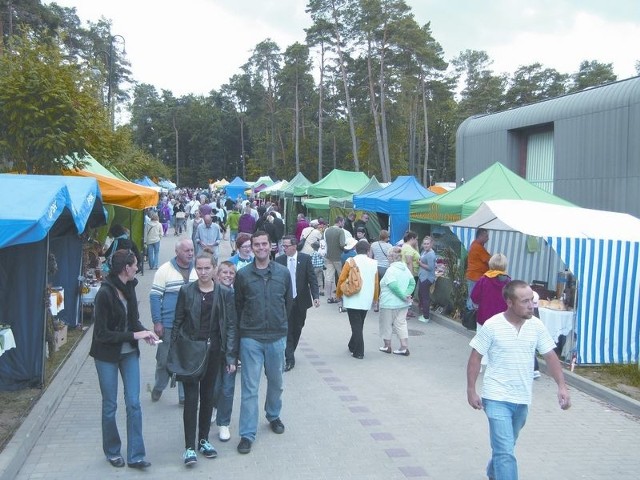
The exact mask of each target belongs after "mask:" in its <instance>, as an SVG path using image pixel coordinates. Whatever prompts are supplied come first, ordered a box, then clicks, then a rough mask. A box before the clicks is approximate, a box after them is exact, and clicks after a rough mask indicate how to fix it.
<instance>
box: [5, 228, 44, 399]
mask: <svg viewBox="0 0 640 480" xmlns="http://www.w3.org/2000/svg"><path fill="white" fill-rule="evenodd" d="M46 268H47V240H46V239H45V240H42V241H40V242H36V243H29V244H24V245H16V246H13V247H8V248H3V249H0V295H1V305H2V308H1V309H0V322H1V323H4V324H8V325H10V326H11V330H12V331H13V336H14V337H15V340H16V348H14V349H11V350H9V351H8V352H6V353H5V354H4V355H2V356H1V357H0V391H12V390H20V389H23V388H32V387H39V386H40V383H41V377H42V372H43V368H44V352H43V348H44V311H45V310H44V299H45V286H46V285H45V279H46V277H47V272H46Z"/></svg>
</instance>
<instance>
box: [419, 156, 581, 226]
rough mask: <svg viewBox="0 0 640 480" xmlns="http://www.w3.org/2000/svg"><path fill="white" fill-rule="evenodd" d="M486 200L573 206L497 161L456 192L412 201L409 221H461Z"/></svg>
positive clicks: (434, 222) (438, 223)
mask: <svg viewBox="0 0 640 480" xmlns="http://www.w3.org/2000/svg"><path fill="white" fill-rule="evenodd" d="M486 200H533V201H536V202H543V203H552V204H555V205H568V206H573V204H572V203H570V202H568V201H566V200H564V199H562V198H560V197H556V196H555V195H553V194H551V193H548V192H546V191H544V190H542V189H541V188H539V187H536V186H535V185H533V184H531V183H529V182H528V181H527V180H525V179H524V178H522V177H521V176H519V175H517V174H516V173H514V172H512V171H511V170H509V169H508V168H507V167H505V166H504V165H502V164H501V163H500V162H496V163H494V164H493V165H492V166H491V167H489V168H487V169H486V170H485V171H483V172H481V173H479V174H478V175H476V176H475V177H473V178H472V179H471V180H469V181H468V182H466V183H465V184H464V185H461V186H459V187H458V188H456V189H455V190H452V191H450V192H448V193H444V194H442V195H437V196H435V197H431V198H427V199H425V200H418V201H415V202H412V203H411V207H410V214H409V219H410V221H411V222H416V223H431V224H436V225H441V224H443V223H449V222H457V221H458V220H460V219H462V218H466V217H468V216H469V215H471V214H472V213H473V212H475V211H476V210H477V209H478V207H480V204H481V203H482V202H484V201H486Z"/></svg>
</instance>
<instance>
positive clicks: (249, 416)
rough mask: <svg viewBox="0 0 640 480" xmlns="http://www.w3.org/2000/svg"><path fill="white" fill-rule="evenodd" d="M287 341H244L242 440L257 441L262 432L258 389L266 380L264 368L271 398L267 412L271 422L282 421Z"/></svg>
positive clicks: (268, 401) (241, 411) (241, 340)
mask: <svg viewBox="0 0 640 480" xmlns="http://www.w3.org/2000/svg"><path fill="white" fill-rule="evenodd" d="M286 345H287V337H282V338H280V339H278V340H276V341H275V342H271V343H265V342H259V341H257V340H254V339H252V338H246V337H245V338H241V339H240V360H241V361H242V375H241V385H242V394H241V396H240V398H241V401H240V432H239V433H240V436H241V437H244V438H247V439H249V440H251V441H252V442H253V441H254V440H255V439H256V432H257V430H258V389H259V388H260V378H261V377H262V366H263V365H264V372H265V374H266V376H267V397H266V399H265V402H264V410H265V413H266V417H267V420H268V421H269V422H271V421H273V420H275V419H276V418H279V417H280V410H281V409H282V391H283V390H284V386H283V382H282V369H283V366H284V349H285V347H286Z"/></svg>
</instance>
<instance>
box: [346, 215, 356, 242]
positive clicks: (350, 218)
mask: <svg viewBox="0 0 640 480" xmlns="http://www.w3.org/2000/svg"><path fill="white" fill-rule="evenodd" d="M355 220H356V212H349V213H348V214H347V218H345V219H344V229H345V230H346V231H347V232H349V233H350V234H351V236H352V237H355V236H356V229H355V228H354V226H353V222H355Z"/></svg>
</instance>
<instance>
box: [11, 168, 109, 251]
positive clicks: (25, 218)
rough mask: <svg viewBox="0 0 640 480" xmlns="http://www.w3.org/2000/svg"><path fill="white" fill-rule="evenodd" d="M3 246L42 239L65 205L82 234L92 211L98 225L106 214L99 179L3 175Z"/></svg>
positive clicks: (102, 221)
mask: <svg viewBox="0 0 640 480" xmlns="http://www.w3.org/2000/svg"><path fill="white" fill-rule="evenodd" d="M0 205H2V206H3V209H2V210H1V211H0V248H4V247H9V246H12V245H19V244H24V243H33V242H37V241H39V240H42V239H43V238H44V237H45V236H46V235H47V233H48V232H49V230H50V229H51V227H52V226H53V224H54V223H55V222H56V220H57V219H58V218H59V217H60V215H62V213H63V211H64V209H65V208H67V209H68V211H69V212H70V214H71V216H72V218H73V222H74V224H75V226H76V229H77V231H78V233H82V232H83V231H84V230H85V228H86V226H87V223H88V222H89V218H90V217H91V215H92V213H94V215H96V216H95V217H94V218H93V221H94V222H95V225H99V224H101V223H104V221H105V219H106V218H105V214H104V210H103V209H102V203H101V201H100V190H99V188H98V183H97V181H96V180H95V179H89V178H86V179H85V178H67V177H63V176H55V175H10V174H3V175H0Z"/></svg>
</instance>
